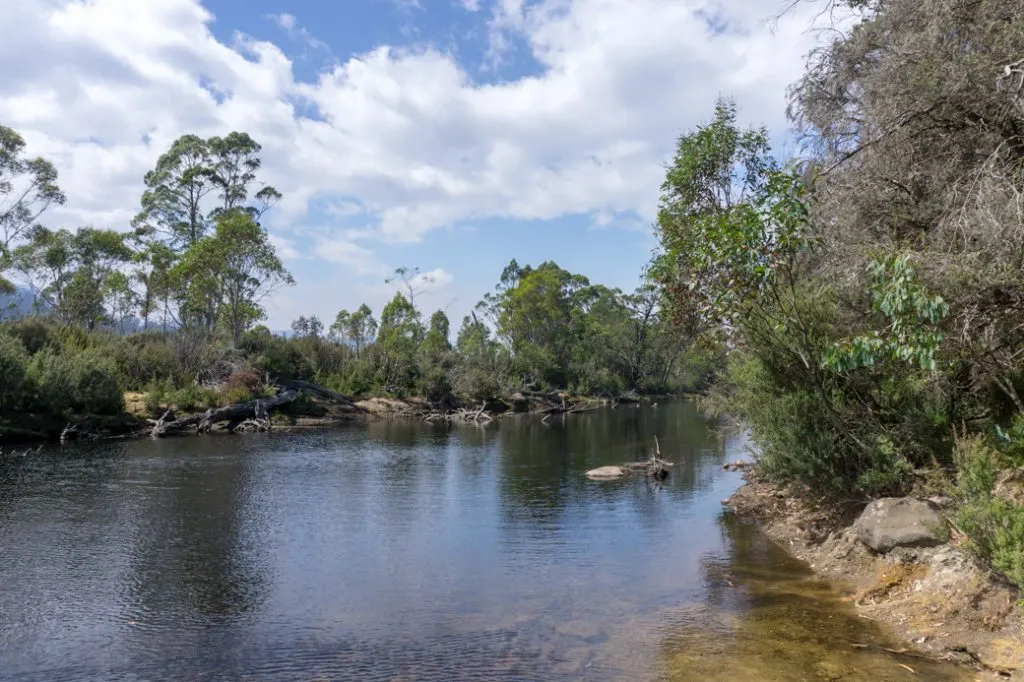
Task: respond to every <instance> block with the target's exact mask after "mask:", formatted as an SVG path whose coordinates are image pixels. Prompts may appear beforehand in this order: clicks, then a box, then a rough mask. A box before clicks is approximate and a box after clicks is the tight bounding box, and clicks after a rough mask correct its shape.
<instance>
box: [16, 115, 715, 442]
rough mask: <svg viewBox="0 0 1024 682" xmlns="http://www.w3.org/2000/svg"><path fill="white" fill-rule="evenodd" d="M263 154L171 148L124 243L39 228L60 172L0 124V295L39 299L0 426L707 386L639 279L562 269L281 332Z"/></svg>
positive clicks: (20, 328) (403, 299)
mask: <svg viewBox="0 0 1024 682" xmlns="http://www.w3.org/2000/svg"><path fill="white" fill-rule="evenodd" d="M260 151H261V149H260V146H259V144H257V143H256V142H255V141H254V140H252V139H251V138H250V137H249V136H248V135H246V134H244V133H231V134H230V135H228V136H226V137H224V138H220V137H214V138H210V139H202V138H199V137H196V136H193V135H186V136H184V137H182V138H180V139H179V140H177V141H175V142H174V144H173V145H172V146H171V148H170V149H169V150H168V151H167V153H165V154H164V155H162V156H161V157H160V158H159V160H158V162H157V165H156V167H155V168H154V169H153V170H152V171H150V172H149V173H147V174H146V176H145V178H144V182H145V191H144V193H143V194H142V197H141V201H140V205H141V210H140V211H139V212H138V214H137V215H136V217H135V218H134V220H133V221H132V224H131V226H130V229H126V230H123V231H118V230H110V229H96V228H92V227H83V228H78V229H76V230H73V231H72V230H67V229H50V228H47V227H44V226H42V224H41V222H40V218H41V216H42V214H43V213H44V212H45V211H46V210H47V209H48V208H50V207H52V206H54V205H59V204H61V203H63V202H64V200H65V197H64V195H63V193H62V192H61V190H60V188H59V186H58V183H57V180H58V178H57V173H56V171H55V170H54V168H53V166H52V165H51V164H50V163H49V162H47V161H46V160H44V159H39V158H36V159H31V158H26V157H25V155H24V141H23V140H22V139H21V137H20V136H19V135H18V134H17V133H16V132H15V131H13V130H11V129H9V128H4V127H0V206H2V209H0V211H2V212H0V234H2V241H0V288H2V292H3V293H8V294H10V293H16V292H17V290H16V289H15V282H17V283H18V284H20V285H21V286H22V287H24V288H27V289H28V291H29V292H30V294H31V299H32V301H33V304H32V305H33V307H32V310H30V311H28V314H27V315H26V314H20V315H16V314H14V313H13V312H12V311H9V312H8V314H7V320H6V321H3V322H0V386H2V388H0V419H3V420H4V421H5V422H7V423H8V424H11V423H14V422H19V421H23V417H24V416H25V415H27V414H34V415H38V416H40V417H41V418H42V419H43V420H44V421H46V420H47V419H48V420H49V422H50V423H51V426H52V424H56V423H59V422H62V421H64V420H68V419H71V418H72V417H74V416H76V415H78V416H79V417H80V416H81V415H82V414H93V415H96V414H99V415H111V416H114V415H117V414H120V413H121V411H122V410H123V409H124V403H123V400H122V394H124V393H129V394H132V393H135V394H141V395H142V396H144V398H143V399H144V400H145V403H146V405H145V409H146V411H148V412H149V413H150V416H156V415H158V414H159V413H160V412H162V411H163V410H165V409H166V408H168V407H171V406H173V407H175V408H176V409H179V410H194V409H205V408H208V407H216V406H220V405H223V404H225V403H226V402H232V401H240V400H245V399H248V398H251V397H253V396H257V395H261V394H265V393H266V392H267V391H270V390H273V387H274V386H275V385H278V384H280V383H282V382H287V381H291V380H296V379H298V380H305V381H312V382H315V383H318V384H320V385H322V386H324V387H327V388H330V389H333V390H335V391H338V392H343V393H346V394H354V395H362V396H369V395H391V396H397V397H407V396H413V395H415V396H422V397H425V398H426V399H427V400H428V401H430V402H431V403H434V404H435V405H437V406H440V407H444V406H451V405H454V404H457V403H459V402H463V401H479V400H485V399H491V398H498V397H502V396H507V395H509V394H512V393H515V392H517V391H522V390H543V391H551V390H566V391H568V392H570V393H575V394H591V395H593V394H599V393H600V394H608V395H617V394H620V393H623V392H634V393H638V392H639V393H649V392H665V391H677V390H693V389H696V388H699V387H700V386H701V385H702V384H703V383H704V382H705V381H706V378H707V376H708V374H709V372H710V367H711V363H709V361H708V360H707V359H706V358H705V357H704V356H703V355H701V354H700V353H699V352H698V351H696V350H695V349H694V348H692V347H690V344H689V342H688V341H689V335H688V334H687V333H685V331H684V330H683V328H681V327H680V326H679V325H677V324H676V323H675V322H674V321H673V320H672V319H670V318H668V317H666V316H665V315H663V314H662V306H661V296H660V290H659V288H658V287H657V286H656V285H655V284H654V283H653V281H652V280H650V279H649V278H645V279H644V281H643V284H642V285H641V286H640V287H639V288H638V289H637V290H636V291H634V292H632V293H623V292H621V291H618V290H615V289H609V288H607V287H604V286H600V285H594V284H591V283H590V282H589V281H588V280H587V279H586V278H585V277H583V276H581V275H577V274H573V273H569V272H567V271H565V270H563V269H562V268H560V267H558V265H556V264H555V263H552V262H547V263H542V264H541V265H539V266H537V267H530V266H523V267H521V266H519V265H518V264H517V263H516V262H515V261H513V262H512V263H510V264H509V266H508V267H507V268H505V270H504V272H503V273H502V274H501V278H500V281H499V283H498V285H497V287H496V288H495V290H494V291H493V292H491V293H490V294H488V295H486V296H485V297H484V298H483V300H482V301H480V303H479V304H478V305H477V306H476V307H475V309H474V311H473V312H472V313H471V314H470V315H469V316H467V317H466V318H465V319H463V320H462V321H461V324H460V326H459V328H458V330H454V331H455V333H454V334H453V333H452V332H453V330H452V328H451V323H450V321H449V319H448V317H447V316H446V314H445V313H444V312H443V311H436V312H434V313H433V314H432V315H430V316H429V318H428V317H426V315H425V314H424V313H423V311H421V310H420V309H419V308H418V307H417V305H416V297H417V294H419V293H421V291H422V286H423V284H424V283H427V282H426V280H425V279H424V277H423V276H421V275H419V273H418V271H417V270H415V269H408V268H400V269H399V270H398V271H397V272H396V273H395V277H394V278H393V279H391V280H389V281H391V282H394V283H396V284H397V285H398V287H399V289H400V291H399V293H397V294H396V295H395V297H394V298H393V299H392V300H391V301H390V302H389V303H388V304H387V305H386V306H385V307H384V308H383V310H381V311H380V312H379V317H378V316H375V313H374V311H372V310H371V309H370V308H369V307H367V306H365V305H363V306H361V307H360V308H359V309H357V310H354V311H345V310H343V311H340V312H339V313H338V314H337V316H336V318H335V319H334V320H333V321H332V322H331V323H330V325H329V326H326V328H325V325H324V323H323V322H321V321H320V320H319V319H318V318H317V317H315V316H312V317H301V318H300V319H298V320H296V321H295V322H294V323H293V324H292V331H293V334H292V335H291V336H290V337H289V338H283V337H281V336H275V335H273V334H272V333H271V332H270V330H268V329H267V328H266V327H264V326H259V325H258V323H259V322H260V321H261V320H263V319H264V318H265V311H264V308H263V305H262V304H263V301H264V299H265V298H266V296H267V295H268V294H269V293H271V292H272V291H273V290H274V289H276V288H277V287H279V286H282V285H288V284H292V283H293V279H292V277H291V275H290V274H289V273H288V272H287V270H285V268H284V267H283V265H282V263H281V261H280V259H279V258H278V256H277V254H276V253H275V250H274V247H273V245H272V243H271V241H270V238H269V235H268V233H267V231H266V229H265V228H264V227H263V226H262V224H261V221H263V220H265V219H266V216H267V211H268V210H269V209H270V208H271V207H272V205H273V204H274V203H275V202H276V201H278V200H279V199H280V198H281V195H280V193H279V192H277V190H275V189H274V188H272V187H269V186H265V185H262V184H261V183H260V182H259V181H258V178H257V176H258V172H259V170H260V167H261V160H260Z"/></svg>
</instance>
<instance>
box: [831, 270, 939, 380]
mask: <svg viewBox="0 0 1024 682" xmlns="http://www.w3.org/2000/svg"><path fill="white" fill-rule="evenodd" d="M868 267H869V270H870V272H871V277H872V285H871V296H872V310H873V311H874V312H875V313H880V314H882V315H884V316H885V320H886V324H885V325H884V326H881V328H880V329H875V330H873V331H872V333H871V334H870V335H861V336H855V337H853V338H851V339H846V340H843V341H839V342H836V343H834V344H832V346H831V347H829V348H827V349H826V351H825V358H824V364H825V366H826V367H827V368H829V369H831V370H834V371H837V372H844V371H849V370H852V369H857V368H858V367H869V366H871V365H874V364H875V360H876V358H878V357H879V356H882V355H886V356H889V357H891V358H892V359H893V360H898V361H902V362H911V361H916V362H917V363H918V365H919V366H920V367H921V369H926V370H934V369H935V353H936V351H937V350H938V348H939V344H940V343H941V342H942V339H943V336H942V333H941V332H939V331H937V327H938V325H939V323H940V322H942V319H943V318H944V317H945V316H946V315H947V314H948V312H949V306H948V305H946V302H945V301H943V300H942V297H941V296H929V295H928V294H927V292H926V291H925V290H924V288H923V287H922V286H921V285H920V283H919V282H918V281H917V278H916V273H915V272H914V269H913V268H912V267H911V266H910V265H909V262H908V257H907V256H899V257H890V258H887V259H874V260H872V261H871V263H870V264H869V266H868Z"/></svg>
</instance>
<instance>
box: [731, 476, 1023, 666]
mask: <svg viewBox="0 0 1024 682" xmlns="http://www.w3.org/2000/svg"><path fill="white" fill-rule="evenodd" d="M746 479H747V481H746V483H745V484H744V485H743V486H742V487H740V489H739V490H738V491H737V492H736V493H735V494H734V495H733V496H732V497H730V498H728V499H726V500H723V504H724V505H725V508H726V509H727V510H728V512H729V513H732V514H736V515H738V516H740V517H743V518H748V519H754V520H757V521H759V522H760V524H761V526H762V527H763V529H764V532H765V533H766V534H767V535H768V536H769V537H770V538H772V539H773V540H774V541H775V542H777V543H779V544H780V545H782V546H783V547H784V548H785V549H787V550H788V551H789V552H790V553H791V554H792V555H794V556H796V557H797V558H799V559H801V560H803V561H805V562H806V563H807V564H808V565H809V567H810V568H811V569H812V570H813V571H815V572H816V573H817V574H819V575H821V576H822V577H824V578H827V579H828V580H830V581H831V582H832V583H834V585H835V586H836V587H837V588H838V589H839V590H840V591H841V593H842V594H843V595H844V598H845V599H847V600H849V601H850V602H852V603H853V606H854V608H855V609H856V611H857V614H858V615H859V616H860V617H861V618H865V619H867V620H871V621H875V622H877V623H878V624H879V625H880V626H882V627H883V628H885V629H887V630H888V631H889V632H890V633H891V634H892V635H893V636H894V637H895V638H897V640H901V641H903V642H905V647H906V653H911V652H916V653H918V654H919V655H921V654H923V655H926V656H928V657H931V658H934V659H937V660H944V661H955V662H958V663H961V664H963V665H966V666H969V667H971V668H973V669H975V670H977V671H978V672H979V675H980V677H979V678H978V679H986V680H988V679H1002V680H1007V679H1009V680H1024V614H1022V612H1021V608H1020V606H1019V600H1020V594H1019V592H1018V591H1017V590H1015V589H1014V588H1013V587H1012V586H1010V585H1008V584H1007V583H1006V582H1005V581H1003V580H1001V579H1000V577H999V576H997V575H996V574H994V573H993V572H992V571H989V570H987V569H986V568H985V567H983V566H981V565H979V564H978V562H976V561H975V560H974V559H973V558H972V557H971V556H970V555H969V554H968V553H967V552H966V551H965V550H964V549H963V542H964V538H962V537H961V536H959V534H958V533H957V532H956V530H955V529H954V530H952V532H951V533H950V534H949V540H948V542H944V543H942V544H938V545H936V546H932V547H896V548H893V549H892V550H890V551H888V552H886V553H878V552H874V551H872V550H871V549H869V548H868V547H867V546H866V545H865V544H864V543H863V542H862V541H861V540H860V539H858V533H857V529H856V527H855V523H856V521H857V519H858V518H859V516H860V514H861V512H862V510H863V506H862V505H855V504H852V503H851V504H850V505H847V506H832V507H829V508H827V509H826V508H822V507H819V506H815V505H813V504H811V503H809V502H808V501H806V500H803V499H801V498H799V497H796V496H794V495H792V494H790V493H789V492H788V491H785V490H781V489H779V488H777V487H774V486H772V485H770V484H769V483H767V482H766V481H765V480H763V479H762V478H761V477H760V476H759V475H758V474H757V472H756V470H751V471H748V472H747V474H746ZM934 503H935V506H936V507H937V508H938V509H939V512H940V514H943V515H948V514H949V511H950V509H949V501H948V500H943V499H935V500H934ZM908 664H910V665H912V663H911V662H909V661H908Z"/></svg>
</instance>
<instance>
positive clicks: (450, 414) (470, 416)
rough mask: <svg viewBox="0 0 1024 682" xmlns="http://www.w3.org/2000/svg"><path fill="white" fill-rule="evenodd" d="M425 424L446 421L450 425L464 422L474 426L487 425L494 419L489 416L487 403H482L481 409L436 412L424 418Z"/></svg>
mask: <svg viewBox="0 0 1024 682" xmlns="http://www.w3.org/2000/svg"><path fill="white" fill-rule="evenodd" d="M423 421H425V422H431V423H433V422H437V421H444V422H448V423H452V422H462V423H474V424H486V423H487V422H492V421H494V417H492V416H491V415H489V414H487V401H484V402H482V403H480V407H479V409H469V408H465V407H462V408H459V409H457V410H449V411H447V412H442V411H434V412H430V413H429V414H427V416H426V417H424V418H423Z"/></svg>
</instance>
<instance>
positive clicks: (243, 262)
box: [171, 211, 294, 343]
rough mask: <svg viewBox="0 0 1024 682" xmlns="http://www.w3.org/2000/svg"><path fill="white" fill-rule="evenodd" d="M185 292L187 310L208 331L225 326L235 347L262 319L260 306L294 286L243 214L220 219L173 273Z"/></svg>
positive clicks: (255, 226) (261, 232)
mask: <svg viewBox="0 0 1024 682" xmlns="http://www.w3.org/2000/svg"><path fill="white" fill-rule="evenodd" d="M171 277H172V279H173V280H175V281H178V282H180V283H181V284H182V287H183V299H182V300H183V306H184V308H185V309H186V310H187V311H189V314H190V316H192V317H193V318H196V319H204V321H205V324H206V326H207V327H208V328H209V329H211V330H212V329H214V328H215V327H216V325H217V323H218V322H221V323H222V324H223V325H224V328H225V329H227V331H228V333H229V334H230V335H231V338H232V339H233V340H234V341H235V342H236V343H237V342H238V340H239V339H240V338H241V336H242V334H243V333H244V332H245V331H246V330H248V329H249V328H250V327H252V325H253V324H254V323H255V322H257V321H259V320H261V319H263V317H264V315H265V313H264V311H263V308H262V307H261V305H260V303H261V301H262V300H263V299H264V298H266V296H267V295H269V294H270V293H271V292H272V291H273V290H274V289H276V288H277V287H278V286H280V285H282V284H294V280H293V279H292V276H291V274H289V273H288V271H287V270H285V268H284V265H283V264H282V263H281V260H280V259H279V258H278V257H277V254H276V253H275V251H274V247H273V246H272V245H271V243H270V237H269V235H268V234H267V232H266V230H264V229H263V228H262V227H261V226H260V225H259V223H257V222H256V221H255V220H254V219H253V218H252V217H251V216H250V215H248V214H247V213H244V212H241V211H226V212H223V213H220V214H219V216H218V219H217V224H216V229H215V231H214V233H213V234H212V235H211V236H208V237H204V238H203V239H200V240H199V241H198V242H196V243H195V244H194V245H193V246H191V247H190V248H189V249H188V250H187V251H186V252H185V253H184V255H183V256H182V259H181V262H179V263H178V264H177V265H176V266H175V267H174V269H173V270H172V271H171Z"/></svg>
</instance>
